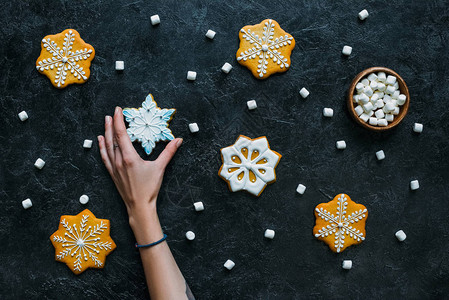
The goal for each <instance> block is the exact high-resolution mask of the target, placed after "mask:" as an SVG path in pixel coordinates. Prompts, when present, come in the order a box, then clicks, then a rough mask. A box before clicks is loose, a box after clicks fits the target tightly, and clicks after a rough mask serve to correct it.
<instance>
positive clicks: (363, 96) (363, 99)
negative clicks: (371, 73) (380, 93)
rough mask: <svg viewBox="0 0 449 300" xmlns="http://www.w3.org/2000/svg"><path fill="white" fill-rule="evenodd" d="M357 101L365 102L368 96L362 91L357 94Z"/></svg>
mask: <svg viewBox="0 0 449 300" xmlns="http://www.w3.org/2000/svg"><path fill="white" fill-rule="evenodd" d="M359 102H361V103H362V104H366V103H368V102H369V97H368V96H367V95H365V94H364V93H362V94H360V95H359Z"/></svg>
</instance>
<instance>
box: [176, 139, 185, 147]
mask: <svg viewBox="0 0 449 300" xmlns="http://www.w3.org/2000/svg"><path fill="white" fill-rule="evenodd" d="M183 141H184V139H183V138H177V139H176V148H179V147H181V145H182V142H183Z"/></svg>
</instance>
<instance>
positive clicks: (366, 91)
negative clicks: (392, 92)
mask: <svg viewBox="0 0 449 300" xmlns="http://www.w3.org/2000/svg"><path fill="white" fill-rule="evenodd" d="M363 93H364V94H365V95H367V96H368V97H371V96H372V95H373V94H374V92H373V89H372V88H371V87H370V86H369V85H367V86H365V88H364V89H363Z"/></svg>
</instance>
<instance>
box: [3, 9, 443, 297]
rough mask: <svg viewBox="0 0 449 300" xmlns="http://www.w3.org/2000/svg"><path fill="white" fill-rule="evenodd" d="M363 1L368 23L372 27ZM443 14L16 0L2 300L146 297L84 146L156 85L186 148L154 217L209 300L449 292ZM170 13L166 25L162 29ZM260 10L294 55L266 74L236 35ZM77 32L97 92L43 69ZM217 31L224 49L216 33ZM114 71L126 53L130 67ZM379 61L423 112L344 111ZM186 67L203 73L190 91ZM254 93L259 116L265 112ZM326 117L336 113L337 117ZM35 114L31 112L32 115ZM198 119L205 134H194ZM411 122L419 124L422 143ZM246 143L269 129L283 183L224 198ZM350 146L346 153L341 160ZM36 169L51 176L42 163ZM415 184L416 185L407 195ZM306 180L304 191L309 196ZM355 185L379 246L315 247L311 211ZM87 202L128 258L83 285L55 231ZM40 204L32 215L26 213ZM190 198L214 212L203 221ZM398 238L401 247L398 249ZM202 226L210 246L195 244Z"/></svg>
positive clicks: (123, 222)
mask: <svg viewBox="0 0 449 300" xmlns="http://www.w3.org/2000/svg"><path fill="white" fill-rule="evenodd" d="M363 8H367V9H368V11H369V12H370V16H369V18H368V19H367V20H366V21H364V22H360V21H359V20H358V18H357V13H358V12H359V11H360V10H361V9H363ZM448 8H449V3H448V2H447V1H394V3H392V1H366V2H364V3H363V4H362V3H360V2H358V1H306V0H304V1H296V0H295V1H293V0H291V1H271V2H268V1H266V2H263V1H260V2H254V1H220V2H218V1H216V2H213V1H205V0H202V1H151V3H150V1H135V2H130V1H114V2H110V1H99V2H94V1H49V0H47V1H16V2H6V1H4V2H3V4H2V9H1V10H0V25H1V26H0V28H1V29H0V38H1V41H2V42H1V47H0V65H1V69H2V75H1V77H0V78H1V79H0V92H1V95H0V99H1V101H0V105H1V106H0V110H1V112H0V114H1V115H0V128H1V131H0V143H1V151H0V164H1V167H0V201H1V204H2V209H1V212H0V238H1V247H0V257H1V263H0V286H1V287H0V298H2V299H63V298H73V299H75V298H76V299H82V298H97V299H98V298H99V299H104V298H112V299H132V298H148V296H147V289H146V285H145V280H144V275H143V270H142V267H141V265H140V258H139V254H138V252H136V251H135V249H134V248H133V246H132V245H133V243H134V238H133V234H132V232H131V230H130V229H129V227H128V222H127V215H126V210H125V207H124V205H123V204H122V201H121V199H120V196H119V194H118V193H117V191H116V189H115V187H114V185H113V183H112V181H111V179H110V177H109V175H108V174H107V171H106V169H105V168H104V167H103V165H102V162H101V159H100V155H99V152H98V146H97V144H96V143H95V145H94V147H93V148H92V149H91V150H84V149H83V148H82V142H83V140H84V139H85V138H89V139H95V137H96V136H97V135H98V134H102V132H103V120H104V116H105V115H106V114H112V113H113V109H114V107H115V106H116V105H119V106H129V107H138V106H139V105H140V104H141V102H142V101H143V100H144V99H145V96H146V95H147V94H148V93H149V92H151V93H153V95H154V97H155V100H156V101H157V102H158V104H159V105H160V106H161V107H175V108H176V109H177V110H178V111H177V114H176V116H175V118H174V119H173V121H172V122H171V128H172V130H173V133H174V134H175V136H178V137H183V138H184V140H185V142H184V145H183V146H182V148H181V149H180V150H179V152H178V154H177V155H176V157H175V158H174V160H173V161H172V163H171V164H170V166H169V168H168V169H167V172H166V176H165V180H164V183H163V186H162V189H161V193H160V198H159V214H160V219H161V222H162V224H163V227H164V229H165V232H166V233H167V234H168V236H169V245H170V246H171V249H172V251H173V253H174V256H175V258H176V260H177V262H178V264H179V266H180V268H181V270H182V272H183V273H184V275H185V277H186V279H187V281H188V282H189V285H190V287H191V289H192V291H193V293H194V294H195V295H196V296H197V298H199V299H211V298H227V299H230V298H234V299H235V298H246V299H248V298H249V299H260V298H270V299H274V298H280V299H286V298H307V299H314V298H317V299H319V298H334V299H341V298H345V297H349V298H354V299H363V298H365V297H367V296H368V298H373V299H398V298H414V299H426V298H427V299H429V298H434V299H435V298H447V297H448V296H449V285H448V282H449V254H448V249H449V236H448V226H449V217H448V215H449V205H448V201H449V188H448V181H449V174H448V173H449V171H448V170H449V169H448V167H449V166H448V155H449V142H448V125H449V124H448V123H449V121H448V120H449V114H448V110H447V109H446V106H447V104H446V103H447V99H448V98H449V93H448V83H447V79H448V71H447V68H448V67H449V58H448V53H449V47H448V45H447V43H448V42H449V33H448V27H449V9H448ZM156 13H157V14H159V15H160V16H161V24H160V25H159V26H157V27H152V26H151V24H150V20H149V17H150V16H151V15H153V14H156ZM264 18H273V19H275V20H277V21H278V22H279V23H280V24H281V26H282V28H283V29H284V30H286V31H287V32H289V33H290V34H292V35H293V36H294V38H295V39H296V45H297V46H296V48H295V49H294V51H293V53H292V67H291V69H290V70H289V71H288V72H287V73H285V74H282V75H276V76H272V77H270V78H269V79H268V80H266V81H258V80H256V79H255V78H253V77H252V75H251V74H250V72H249V71H248V70H247V69H245V68H244V67H241V66H239V65H238V64H237V62H236V60H235V52H236V50H237V48H238V30H239V29H240V28H241V27H243V26H244V25H247V24H256V23H259V22H260V21H261V20H263V19H264ZM66 28H75V29H77V30H78V31H79V32H80V34H81V36H82V38H83V39H84V40H85V41H86V42H88V43H90V44H91V45H93V46H94V47H95V50H96V57H95V59H94V60H93V65H92V67H91V71H92V75H91V78H90V79H89V81H88V82H87V83H86V84H84V85H80V86H78V85H76V86H69V87H68V88H66V89H64V90H57V89H55V88H53V86H52V85H51V84H50V82H49V81H48V79H47V78H46V77H45V76H42V75H40V74H39V73H38V72H37V71H36V70H35V67H34V65H35V60H36V58H37V57H38V56H39V53H40V41H41V39H42V38H43V37H44V36H45V35H47V34H55V33H58V32H61V31H62V30H64V29H66ZM209 28H211V29H213V30H215V31H217V35H216V37H215V39H214V40H213V41H209V40H207V39H206V38H205V37H204V34H205V32H206V31H207V29H209ZM345 44H348V45H351V46H353V49H354V50H353V54H352V55H351V56H350V57H349V58H345V57H342V55H341V49H342V47H343V45H345ZM115 60H124V61H125V68H126V69H125V71H124V72H123V74H118V73H117V72H116V71H115V70H114V61H115ZM226 61H227V62H230V63H231V64H232V65H233V66H234V69H233V70H232V71H231V73H230V74H228V75H225V74H223V73H222V72H221V71H220V68H221V66H222V65H223V63H224V62H226ZM378 65H380V66H385V67H389V68H391V69H393V70H395V71H397V72H398V73H399V74H400V75H401V76H402V77H403V78H404V79H405V81H406V82H407V84H408V86H409V89H410V92H411V105H410V111H409V114H408V115H407V116H406V118H405V119H404V121H403V122H402V123H401V124H400V125H399V126H398V127H397V128H396V129H394V130H392V131H390V132H387V133H383V134H375V133H371V132H368V131H366V130H365V129H363V128H360V127H358V126H356V125H355V123H354V122H353V120H351V118H350V117H349V114H348V112H347V110H346V107H345V95H346V92H347V88H348V86H349V84H350V82H351V80H352V78H353V77H354V76H355V75H356V74H357V73H358V72H360V71H361V70H363V69H365V68H367V67H371V66H378ZM188 70H195V71H197V72H198V78H197V80H196V81H195V82H193V83H192V82H188V81H187V80H186V78H185V77H186V72H187V71H188ZM303 86H305V87H307V89H308V90H309V91H310V92H311V95H310V96H309V97H308V98H307V99H306V100H303V99H302V98H300V96H299V94H298V91H299V89H300V88H301V87H303ZM253 98H254V99H256V100H257V104H258V106H259V108H257V110H255V111H251V112H250V111H248V110H247V108H246V101H247V100H249V99H253ZM323 107H332V108H333V109H334V112H335V116H334V117H333V118H332V119H324V118H323V117H322V109H323ZM21 110H26V111H27V112H28V114H29V116H30V118H29V120H27V121H26V122H24V123H22V122H20V121H19V120H18V118H17V113H18V112H20V111H21ZM190 122H197V123H198V124H199V126H200V132H199V133H198V134H195V135H191V134H189V132H188V126H187V125H188V123H190ZM414 122H421V123H423V124H424V132H423V133H422V134H421V135H417V134H414V133H413V132H412V125H413V123H414ZM239 134H245V135H248V136H250V137H258V136H261V135H266V136H267V137H268V140H269V142H270V145H271V147H272V149H273V150H276V151H278V152H279V153H281V154H282V155H283V158H282V159H281V161H280V163H279V166H278V168H277V174H278V181H277V182H276V183H275V184H273V185H271V186H269V187H267V189H266V190H265V191H264V192H263V194H262V196H261V197H260V198H255V197H253V196H251V195H249V194H247V193H244V192H238V193H231V192H229V191H228V188H227V185H226V183H225V182H224V181H223V180H221V179H220V178H219V177H218V176H217V171H218V168H219V167H220V156H219V149H220V148H222V147H225V146H228V145H230V144H232V143H234V141H235V139H236V138H237V136H238V135H239ZM339 139H344V140H346V142H347V144H348V147H347V149H346V150H344V151H337V150H336V149H335V141H336V140H339ZM163 146H164V143H161V144H159V145H158V146H157V149H156V151H155V152H154V153H153V154H152V155H151V156H150V158H151V159H154V158H155V157H156V155H157V154H158V153H159V152H160V151H161V150H162V149H163ZM136 148H137V149H138V151H139V153H140V154H141V155H142V156H143V155H144V154H143V151H142V149H141V148H140V145H136ZM379 149H383V150H384V151H385V153H386V159H385V160H384V161H382V162H378V161H377V160H376V158H375V152H376V151H377V150H379ZM38 157H41V158H43V159H44V160H45V161H46V162H47V165H46V166H45V167H44V169H43V170H37V169H35V168H34V167H33V163H34V161H35V160H36V159H37V158H38ZM415 178H416V179H419V181H420V184H421V188H420V189H419V190H418V191H416V192H411V191H410V190H409V182H410V180H412V179H415ZM298 183H303V184H305V185H306V186H307V191H306V193H305V194H304V195H302V196H300V195H298V194H296V193H295V189H296V186H297V184H298ZM340 192H344V193H347V194H349V195H350V196H351V198H352V199H353V200H354V201H355V202H358V203H362V204H364V205H365V206H366V207H367V208H368V210H369V214H370V215H369V218H368V221H367V226H366V229H367V239H366V241H364V242H363V243H362V244H361V245H358V246H355V247H351V248H348V249H347V250H346V251H344V252H343V253H341V254H334V253H332V252H331V251H330V250H329V248H328V247H327V246H326V245H325V244H324V243H322V242H320V241H318V240H316V239H315V238H314V237H313V235H312V227H313V225H314V216H313V209H314V207H315V206H316V205H317V204H319V203H321V202H327V201H329V199H331V198H332V197H333V196H334V195H336V194H337V193H340ZM84 193H85V194H87V195H89V196H90V199H91V200H90V202H89V203H88V204H87V206H86V207H87V208H89V209H90V210H91V211H92V212H93V213H94V214H95V215H96V216H97V217H99V218H107V219H110V220H111V223H112V232H111V236H112V238H113V239H114V240H115V242H116V244H117V249H116V250H115V251H114V252H113V253H112V254H111V255H110V256H109V257H108V258H107V261H106V266H105V268H104V269H103V270H100V271H97V270H88V271H86V272H85V273H83V274H82V275H80V276H75V275H74V274H72V272H71V271H70V270H69V269H68V268H67V267H66V266H65V265H64V264H62V263H58V262H56V261H54V249H53V246H52V245H51V243H50V240H49V236H50V235H51V234H52V233H53V232H54V231H55V230H56V229H57V227H58V221H59V218H60V216H61V215H63V214H77V213H79V212H80V211H81V210H83V209H84V208H85V207H84V206H82V205H81V204H79V201H78V198H79V196H80V195H81V194H84ZM28 197H29V198H31V199H32V200H33V204H34V206H33V207H32V208H31V209H30V210H27V211H25V210H24V209H23V208H22V207H21V201H22V200H23V199H25V198H28ZM195 201H203V202H204V203H205V207H206V210H205V211H204V212H202V213H196V212H195V211H194V210H193V206H192V203H193V202H195ZM266 228H273V229H275V230H276V237H275V239H274V240H272V241H268V240H265V239H264V238H263V231H264V230H265V229H266ZM398 229H403V230H404V231H405V232H406V233H407V236H408V237H407V240H406V241H405V242H404V243H398V241H397V240H396V238H395V237H394V233H395V232H396V230H398ZM187 230H193V231H194V232H195V233H196V235H197V238H196V240H194V241H193V242H187V241H186V239H185V238H184V233H185V232H186V231H187ZM228 258H230V259H232V260H234V261H235V262H236V267H235V268H234V269H233V270H232V271H231V272H227V271H226V270H225V269H224V268H223V263H224V262H225V261H226V260H227V259H228ZM343 259H352V260H353V263H354V267H353V269H352V270H350V271H344V270H342V269H341V262H342V260H343Z"/></svg>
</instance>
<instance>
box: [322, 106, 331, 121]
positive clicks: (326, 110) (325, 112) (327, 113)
mask: <svg viewBox="0 0 449 300" xmlns="http://www.w3.org/2000/svg"><path fill="white" fill-rule="evenodd" d="M323 116H325V117H328V118H332V117H333V116H334V110H333V109H332V108H328V107H325V108H323Z"/></svg>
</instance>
